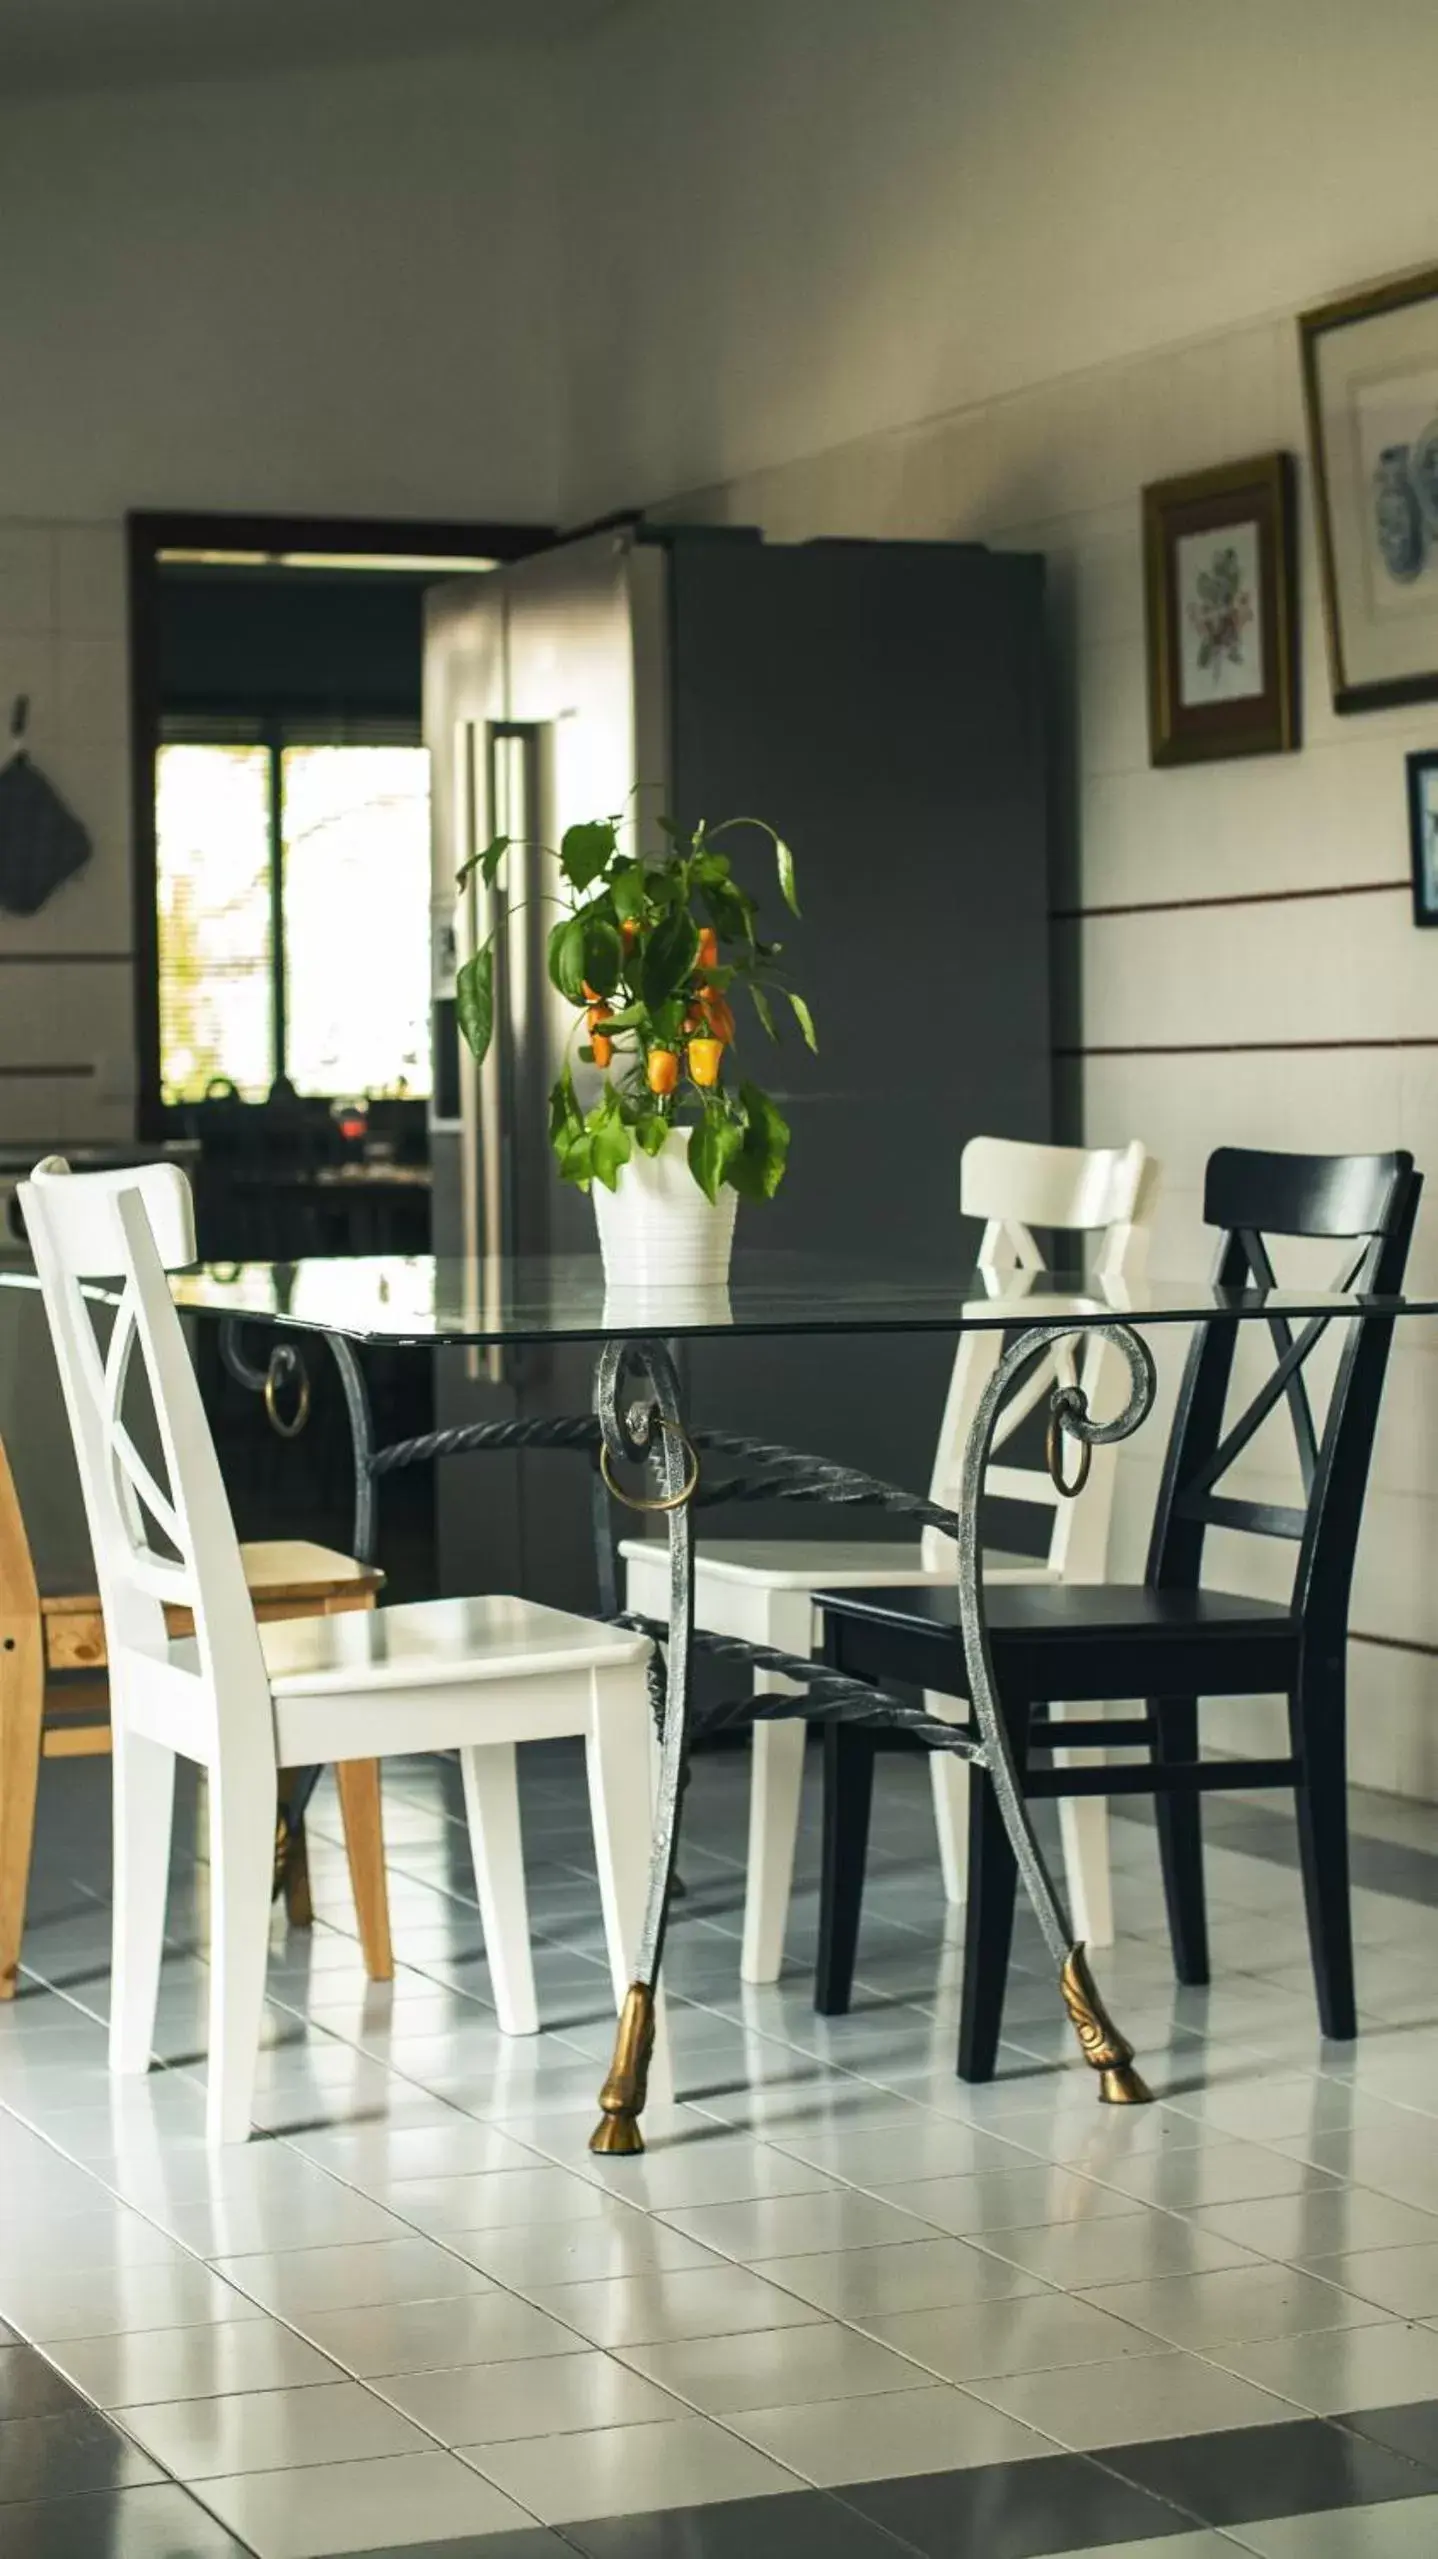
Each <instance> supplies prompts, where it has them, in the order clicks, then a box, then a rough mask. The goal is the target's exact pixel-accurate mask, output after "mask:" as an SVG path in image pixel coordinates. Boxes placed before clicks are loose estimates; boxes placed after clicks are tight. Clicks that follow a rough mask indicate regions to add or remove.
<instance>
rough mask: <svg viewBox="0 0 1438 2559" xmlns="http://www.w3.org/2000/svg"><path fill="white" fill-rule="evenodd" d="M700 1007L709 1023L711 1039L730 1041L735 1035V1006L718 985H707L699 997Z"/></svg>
mask: <svg viewBox="0 0 1438 2559" xmlns="http://www.w3.org/2000/svg"><path fill="white" fill-rule="evenodd" d="M699 1009H700V1011H701V1012H702V1014H703V1016H704V1019H705V1021H706V1022H707V1023H708V1025H709V1036H710V1038H711V1039H715V1040H720V1041H723V1042H726V1043H727V1042H728V1041H729V1040H732V1038H733V1037H734V1029H735V1023H734V1007H733V1005H732V1004H731V1003H730V1001H729V999H728V997H727V995H721V994H720V992H719V990H718V988H717V986H706V987H705V988H704V989H703V991H702V992H701V994H700V997H699Z"/></svg>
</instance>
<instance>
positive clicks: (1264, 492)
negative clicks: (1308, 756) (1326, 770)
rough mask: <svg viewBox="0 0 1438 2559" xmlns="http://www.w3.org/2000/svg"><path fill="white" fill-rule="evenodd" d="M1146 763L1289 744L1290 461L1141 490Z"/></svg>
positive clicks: (1294, 739) (1293, 684)
mask: <svg viewBox="0 0 1438 2559" xmlns="http://www.w3.org/2000/svg"><path fill="white" fill-rule="evenodd" d="M1143 547H1144V591H1145V601H1146V608H1147V621H1148V734H1149V754H1150V758H1151V761H1152V762H1153V763H1155V764H1203V763H1208V762H1209V761H1211V760H1212V759H1214V758H1216V757H1219V756H1225V755H1276V754H1279V753H1282V752H1284V751H1285V750H1286V749H1288V748H1289V747H1295V746H1297V744H1298V657H1297V633H1296V617H1295V613H1294V568H1293V465H1292V462H1291V460H1290V458H1289V456H1288V455H1287V454H1286V453H1263V454H1260V455H1259V456H1258V457H1257V459H1256V460H1255V461H1252V462H1226V463H1224V464H1223V465H1222V467H1221V468H1220V469H1218V470H1216V471H1194V472H1191V473H1189V475H1188V476H1187V477H1186V478H1185V479H1181V480H1156V481H1155V482H1154V483H1153V485H1152V486H1151V487H1149V488H1147V489H1145V490H1144V493H1143Z"/></svg>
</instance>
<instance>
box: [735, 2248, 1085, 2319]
mask: <svg viewBox="0 0 1438 2559" xmlns="http://www.w3.org/2000/svg"><path fill="white" fill-rule="evenodd" d="M1106 2226H1109V2227H1111V2226H1113V2225H1106ZM754 2271H755V2273H756V2274H760V2275H762V2276H763V2277H764V2278H765V2280H766V2282H768V2283H771V2284H778V2285H779V2286H780V2288H781V2290H782V2291H784V2292H792V2293H794V2294H796V2295H797V2297H798V2299H799V2300H800V2301H808V2302H812V2303H813V2304H814V2306H815V2308H816V2309H818V2310H827V2311H829V2312H831V2313H832V2315H833V2316H834V2317H835V2318H836V2319H862V2318H865V2317H868V2316H871V2315H878V2314H880V2313H882V2312H884V2311H893V2310H947V2309H952V2308H955V2307H957V2305H958V2304H959V2303H960V2302H965V2301H1003V2300H1014V2299H1017V2298H1019V2297H1020V2296H1021V2295H1023V2294H1024V2293H1034V2292H1041V2291H1042V2290H1043V2289H1044V2286H1043V2285H1042V2284H1041V2283H1040V2282H1039V2279H1038V2277H1037V2276H1036V2275H1030V2274H1026V2273H1025V2271H1024V2269H1023V2268H1022V2267H1021V2266H1011V2265H1009V2264H1007V2263H1006V2261H1005V2260H1004V2259H1003V2258H1002V2257H997V2256H993V2257H989V2256H985V2255H984V2254H983V2253H982V2251H981V2250H980V2249H978V2248H976V2247H972V2246H970V2244H969V2242H968V2241H967V2240H966V2239H919V2240H911V2241H908V2242H906V2244H905V2245H904V2246H902V2247H899V2248H893V2247H889V2248H848V2249H844V2250H842V2251H840V2252H838V2253H836V2254H834V2255H832V2256H826V2257H766V2258H764V2259H763V2260H762V2262H761V2263H760V2264H759V2265H758V2266H756V2268H755V2270H754Z"/></svg>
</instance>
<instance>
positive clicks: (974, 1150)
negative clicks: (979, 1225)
mask: <svg viewBox="0 0 1438 2559" xmlns="http://www.w3.org/2000/svg"><path fill="white" fill-rule="evenodd" d="M1158 1183H1159V1167H1158V1165H1157V1164H1156V1163H1155V1162H1154V1160H1153V1158H1152V1156H1150V1155H1149V1154H1147V1153H1146V1151H1145V1149H1144V1148H1143V1147H1142V1146H1141V1145H1140V1144H1139V1142H1138V1140H1137V1139H1136V1138H1135V1139H1134V1140H1133V1141H1132V1143H1131V1144H1130V1145H1128V1146H1097V1147H1087V1146H1035V1145H1029V1144H1025V1143H1022V1142H1020V1141H1019V1140H1017V1139H1013V1138H1003V1137H973V1138H970V1140H969V1143H968V1145H967V1146H966V1147H965V1148H964V1152H963V1157H962V1160H961V1164H960V1172H959V1205H960V1207H961V1209H962V1210H963V1213H964V1215H965V1216H966V1217H979V1218H982V1219H983V1221H984V1232H983V1240H982V1242H981V1243H980V1246H979V1267H980V1268H981V1269H982V1270H983V1271H985V1272H986V1273H990V1274H992V1275H993V1276H994V1277H995V1278H996V1279H1008V1278H1010V1277H1011V1276H1012V1275H1013V1274H1014V1273H1016V1272H1021V1271H1042V1270H1045V1269H1046V1268H1047V1267H1048V1265H1047V1263H1046V1262H1045V1259H1044V1255H1043V1252H1042V1250H1041V1248H1040V1245H1039V1243H1038V1240H1037V1237H1036V1235H1035V1232H1034V1230H1035V1228H1039V1229H1041V1230H1043V1231H1045V1232H1047V1233H1051V1234H1055V1235H1072V1236H1082V1237H1084V1238H1085V1239H1088V1238H1094V1239H1095V1240H1094V1241H1093V1242H1092V1243H1087V1244H1086V1249H1085V1250H1084V1251H1083V1254H1082V1257H1081V1258H1082V1260H1083V1263H1084V1267H1085V1269H1086V1270H1087V1271H1088V1272H1090V1273H1092V1274H1094V1275H1095V1276H1097V1277H1101V1278H1103V1279H1106V1280H1118V1279H1135V1278H1137V1277H1138V1276H1139V1275H1140V1274H1141V1272H1142V1269H1143V1263H1144V1258H1145V1255H1146V1253H1147V1250H1148V1237H1149V1227H1150V1224H1151V1221H1152V1217H1153V1207H1154V1201H1155V1199H1156V1197H1157V1193H1158ZM1053 1311H1057V1310H1056V1309H1054V1308H1052V1307H1051V1305H1049V1304H1047V1303H1046V1304H1045V1305H1044V1306H1043V1308H1042V1309H1036V1310H1035V1312H1036V1317H1037V1315H1038V1314H1040V1313H1043V1314H1047V1313H1050V1312H1053ZM1003 1348H1004V1337H1003V1335H1002V1333H999V1332H968V1333H963V1334H961V1335H960V1337H959V1346H958V1349H957V1351H956V1353H955V1356H954V1366H953V1372H952V1375H951V1377H950V1380H949V1393H948V1400H947V1402H946V1404H945V1407H944V1418H943V1424H942V1427H941V1429H940V1432H939V1445H938V1452H937V1455H936V1457H935V1460H934V1473H933V1481H932V1487H931V1498H932V1499H933V1500H934V1501H937V1502H945V1503H952V1502H953V1500H954V1498H955V1495H956V1492H957V1489H958V1481H959V1470H960V1467H961V1466H962V1463H963V1455H964V1447H965V1444H966V1442H967V1439H968V1435H969V1427H970V1424H971V1423H972V1421H973V1417H974V1413H975V1410H976V1409H977V1406H978V1402H979V1398H980V1396H981V1395H982V1393H983V1391H984V1388H985V1386H986V1385H987V1384H988V1381H989V1379H990V1377H991V1376H992V1375H993V1372H994V1370H995V1368H996V1367H997V1365H998V1362H999V1359H1000V1356H1001V1354H1002V1352H1003ZM1115 1362H1116V1354H1115V1353H1114V1352H1113V1351H1112V1350H1111V1349H1110V1348H1109V1346H1108V1345H1107V1344H1106V1343H1104V1342H1102V1341H1099V1340H1097V1339H1093V1340H1090V1341H1088V1342H1086V1343H1085V1344H1084V1345H1083V1347H1082V1349H1081V1350H1076V1349H1075V1347H1074V1345H1073V1344H1072V1343H1067V1342H1065V1343H1060V1344H1059V1345H1058V1347H1057V1349H1056V1350H1055V1351H1054V1352H1052V1353H1051V1354H1050V1356H1049V1357H1048V1358H1047V1359H1044V1360H1041V1361H1039V1362H1038V1363H1037V1364H1036V1366H1035V1367H1034V1369H1033V1370H1032V1371H1031V1372H1030V1374H1029V1376H1028V1377H1027V1378H1026V1379H1025V1380H1024V1383H1023V1385H1022V1386H1021V1387H1020V1388H1019V1389H1018V1391H1017V1393H1016V1394H1015V1395H1013V1396H1012V1397H1011V1398H1010V1400H1009V1402H1008V1403H1007V1404H1006V1405H1005V1407H1004V1410H1003V1413H1002V1414H1001V1416H1000V1418H999V1424H998V1428H997V1430H996V1431H995V1433H994V1448H995V1450H998V1449H1000V1448H1002V1447H1003V1445H1004V1443H1005V1442H1006V1441H1007V1440H1009V1439H1011V1438H1012V1436H1013V1434H1014V1432H1015V1431H1016V1430H1017V1429H1018V1427H1019V1424H1020V1423H1021V1422H1022V1421H1023V1420H1024V1419H1025V1417H1026V1416H1027V1415H1028V1414H1029V1413H1031V1412H1032V1411H1033V1409H1034V1407H1035V1405H1037V1404H1038V1403H1039V1402H1040V1401H1041V1399H1043V1398H1044V1397H1046V1396H1047V1395H1048V1394H1049V1392H1050V1391H1051V1389H1052V1388H1053V1387H1054V1386H1055V1385H1059V1384H1062V1385H1073V1384H1075V1383H1077V1384H1078V1385H1080V1386H1081V1387H1082V1388H1083V1391H1084V1393H1085V1394H1086V1395H1087V1397H1088V1399H1089V1406H1090V1409H1091V1410H1092V1411H1094V1412H1102V1411H1103V1410H1104V1409H1105V1407H1104V1402H1103V1398H1104V1394H1105V1391H1106V1382H1107V1375H1108V1371H1109V1369H1110V1368H1111V1367H1112V1366H1113V1365H1114V1364H1115ZM1115 1460H1116V1451H1115V1450H1114V1449H1112V1448H1096V1449H1095V1450H1094V1452H1093V1463H1092V1466H1091V1469H1090V1473H1089V1479H1088V1483H1087V1485H1086V1487H1085V1490H1084V1492H1083V1495H1082V1497H1081V1498H1080V1499H1079V1500H1078V1501H1072V1502H1070V1501H1061V1500H1060V1498H1059V1496H1058V1494H1057V1493H1056V1491H1055V1489H1054V1486H1053V1484H1052V1482H1051V1480H1050V1478H1049V1475H1048V1471H1047V1469H1046V1468H1042V1467H1037V1466H1014V1465H1008V1464H1005V1465H1001V1466H993V1465H991V1466H990V1468H989V1471H988V1474H987V1477H986V1478H985V1490H986V1491H987V1492H989V1493H991V1494H993V1495H995V1496H996V1497H997V1498H998V1499H1000V1500H1002V1501H1009V1502H1031V1503H1035V1504H1038V1505H1040V1506H1041V1507H1042V1508H1043V1509H1044V1510H1045V1511H1047V1512H1048V1514H1049V1515H1050V1529H1049V1540H1048V1548H1047V1553H1046V1554H1045V1555H1044V1556H1043V1557H1042V1558H1038V1559H1036V1561H1037V1562H1038V1564H1039V1566H1040V1569H1044V1570H1047V1571H1048V1572H1050V1573H1052V1574H1055V1575H1056V1576H1058V1577H1060V1578H1061V1579H1063V1580H1066V1581H1099V1580H1101V1579H1102V1577H1103V1573H1104V1567H1105V1563H1106V1560H1107V1554H1108V1531H1109V1519H1110V1515H1111V1513H1112V1509H1113V1486H1114V1467H1115ZM951 1551H952V1549H951V1545H950V1541H949V1540H948V1539H946V1538H944V1537H943V1536H942V1534H941V1533H939V1532H936V1531H934V1530H926V1532H925V1556H926V1560H928V1561H930V1562H937V1561H938V1560H939V1559H940V1557H941V1556H943V1555H944V1554H945V1553H946V1552H951Z"/></svg>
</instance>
